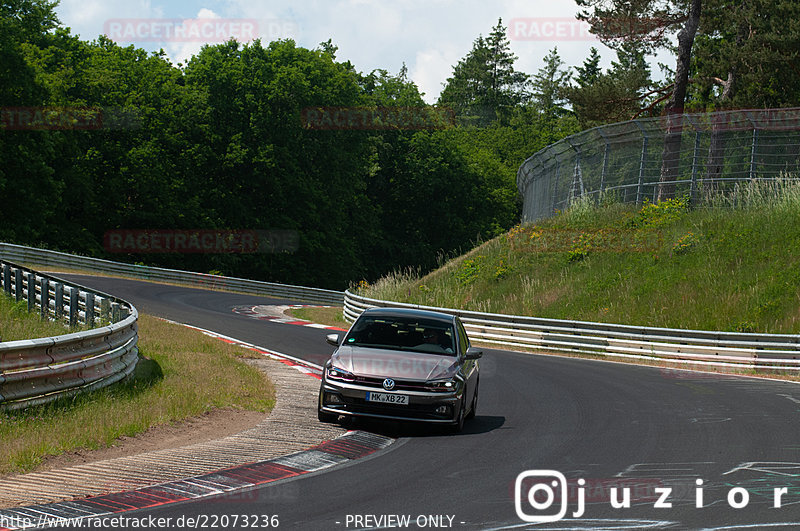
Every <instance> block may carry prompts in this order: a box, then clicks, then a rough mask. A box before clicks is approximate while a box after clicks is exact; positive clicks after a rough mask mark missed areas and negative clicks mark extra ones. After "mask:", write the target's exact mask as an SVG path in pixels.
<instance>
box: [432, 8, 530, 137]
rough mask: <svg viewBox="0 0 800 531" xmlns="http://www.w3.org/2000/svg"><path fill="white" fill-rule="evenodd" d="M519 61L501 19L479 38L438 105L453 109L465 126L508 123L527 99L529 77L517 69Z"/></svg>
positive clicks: (454, 72) (456, 66) (442, 94)
mask: <svg viewBox="0 0 800 531" xmlns="http://www.w3.org/2000/svg"><path fill="white" fill-rule="evenodd" d="M516 59H517V57H516V56H515V55H514V54H513V53H512V52H511V47H510V43H509V40H508V37H507V36H506V28H505V27H504V26H503V21H502V19H501V20H498V22H497V25H496V26H495V27H494V28H492V32H491V33H490V34H489V36H488V37H486V38H484V37H483V36H479V37H478V38H477V39H476V40H475V42H474V43H473V45H472V50H471V51H470V52H469V53H468V54H467V55H466V56H465V57H464V58H463V59H461V60H460V61H459V62H458V64H457V65H455V66H454V67H453V75H452V77H450V78H448V79H447V84H446V85H445V87H444V89H443V90H442V93H441V95H440V96H439V104H440V105H444V106H449V107H451V108H452V109H453V110H454V111H455V113H456V115H457V116H458V117H459V119H460V121H461V122H462V123H464V124H468V125H476V126H486V125H489V124H490V123H492V122H493V121H495V120H498V119H499V120H500V121H501V122H506V121H507V120H508V117H509V116H510V115H511V112H512V110H513V108H514V107H515V106H516V105H518V104H520V103H522V102H523V101H524V100H525V98H526V92H525V91H526V86H527V83H528V76H527V75H526V74H524V73H522V72H518V71H516V70H514V61H515V60H516Z"/></svg>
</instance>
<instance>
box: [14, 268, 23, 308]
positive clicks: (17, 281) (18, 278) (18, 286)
mask: <svg viewBox="0 0 800 531" xmlns="http://www.w3.org/2000/svg"><path fill="white" fill-rule="evenodd" d="M14 300H16V301H17V302H19V301H21V300H22V269H19V268H17V269H15V270H14Z"/></svg>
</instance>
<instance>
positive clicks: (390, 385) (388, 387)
mask: <svg viewBox="0 0 800 531" xmlns="http://www.w3.org/2000/svg"><path fill="white" fill-rule="evenodd" d="M383 388H384V389H386V390H387V391H391V390H392V389H394V380H392V379H391V378H386V379H385V380H384V381H383Z"/></svg>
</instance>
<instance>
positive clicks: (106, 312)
mask: <svg viewBox="0 0 800 531" xmlns="http://www.w3.org/2000/svg"><path fill="white" fill-rule="evenodd" d="M110 323H111V302H110V301H109V300H108V299H106V298H105V297H103V298H102V299H100V326H108V325H109V324H110Z"/></svg>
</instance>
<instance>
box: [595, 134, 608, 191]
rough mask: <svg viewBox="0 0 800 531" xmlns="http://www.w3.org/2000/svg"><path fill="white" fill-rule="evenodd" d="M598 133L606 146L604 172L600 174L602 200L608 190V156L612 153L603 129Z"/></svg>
mask: <svg viewBox="0 0 800 531" xmlns="http://www.w3.org/2000/svg"><path fill="white" fill-rule="evenodd" d="M597 132H598V133H600V136H601V137H603V142H604V143H605V145H606V147H605V149H604V150H603V171H602V172H601V173H600V198H602V197H603V192H604V191H605V188H606V172H607V171H608V156H609V153H610V151H611V145H610V144H609V143H608V138H606V134H605V133H604V132H603V129H602V128H598V129H597Z"/></svg>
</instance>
